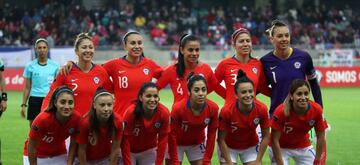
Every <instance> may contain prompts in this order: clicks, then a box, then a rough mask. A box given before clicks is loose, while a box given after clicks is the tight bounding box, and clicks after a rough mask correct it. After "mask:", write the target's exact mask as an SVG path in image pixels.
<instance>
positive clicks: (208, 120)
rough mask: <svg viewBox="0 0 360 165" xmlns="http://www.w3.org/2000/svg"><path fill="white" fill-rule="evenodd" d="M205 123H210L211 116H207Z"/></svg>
mask: <svg viewBox="0 0 360 165" xmlns="http://www.w3.org/2000/svg"><path fill="white" fill-rule="evenodd" d="M204 123H205V125H208V124H209V123H210V118H208V117H207V118H205V120H204Z"/></svg>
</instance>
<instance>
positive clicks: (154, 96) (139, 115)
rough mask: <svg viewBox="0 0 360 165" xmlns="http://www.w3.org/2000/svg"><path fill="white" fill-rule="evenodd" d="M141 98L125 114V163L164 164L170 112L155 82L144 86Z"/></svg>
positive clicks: (141, 164) (123, 147)
mask: <svg viewBox="0 0 360 165" xmlns="http://www.w3.org/2000/svg"><path fill="white" fill-rule="evenodd" d="M137 97H138V99H137V100H136V103H135V104H132V105H130V106H129V107H128V108H127V110H126V112H125V114H124V123H125V129H124V138H123V145H122V151H121V152H122V153H123V159H124V164H125V165H131V164H133V165H135V164H139V165H162V164H163V160H164V154H165V150H166V145H167V141H168V135H169V133H170V123H169V122H170V114H169V110H168V109H167V108H166V107H165V106H164V105H162V104H160V103H159V100H160V98H159V89H158V87H157V86H156V85H155V84H154V83H152V82H147V83H144V84H143V85H142V86H141V88H140V90H139V93H138V95H137Z"/></svg>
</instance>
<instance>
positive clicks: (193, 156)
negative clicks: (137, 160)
mask: <svg viewBox="0 0 360 165" xmlns="http://www.w3.org/2000/svg"><path fill="white" fill-rule="evenodd" d="M206 84H207V83H206V80H205V78H204V77H203V76H201V75H193V74H190V75H189V78H188V83H187V89H188V92H189V96H188V98H187V99H183V100H181V101H180V102H177V103H175V105H174V106H173V108H172V111H171V119H172V121H171V137H170V139H169V155H170V159H171V162H172V164H179V161H180V164H181V162H182V159H183V155H184V152H185V153H186V156H187V158H188V159H189V162H190V163H191V164H192V165H201V164H204V165H205V164H206V165H209V164H211V157H212V155H213V151H214V144H215V137H216V129H217V127H218V122H219V120H218V110H219V107H218V106H217V105H216V103H214V102H212V101H210V100H207V99H206V95H207V85H206ZM205 128H207V138H205V130H206V129H205ZM205 139H206V141H205Z"/></svg>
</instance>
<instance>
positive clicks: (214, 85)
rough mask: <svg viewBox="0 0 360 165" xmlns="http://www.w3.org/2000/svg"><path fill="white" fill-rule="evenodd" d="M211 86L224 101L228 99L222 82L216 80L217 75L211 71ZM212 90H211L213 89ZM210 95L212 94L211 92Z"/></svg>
mask: <svg viewBox="0 0 360 165" xmlns="http://www.w3.org/2000/svg"><path fill="white" fill-rule="evenodd" d="M208 81H209V82H208V84H209V86H210V87H211V88H212V89H214V91H215V92H216V93H217V94H218V95H219V96H221V97H222V98H223V99H225V98H226V90H225V88H224V87H223V86H221V85H220V82H219V81H218V79H217V78H216V76H215V74H214V73H213V72H212V70H210V79H209V80H208ZM211 88H210V89H211ZM209 93H210V92H209Z"/></svg>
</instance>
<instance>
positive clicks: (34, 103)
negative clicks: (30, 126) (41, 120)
mask: <svg viewBox="0 0 360 165" xmlns="http://www.w3.org/2000/svg"><path fill="white" fill-rule="evenodd" d="M43 100H44V97H34V96H30V98H29V106H28V110H27V119H28V120H34V119H35V117H36V116H37V115H38V114H39V113H40V110H41V105H42V102H43Z"/></svg>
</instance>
